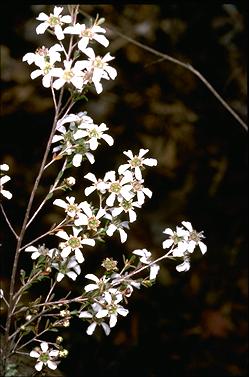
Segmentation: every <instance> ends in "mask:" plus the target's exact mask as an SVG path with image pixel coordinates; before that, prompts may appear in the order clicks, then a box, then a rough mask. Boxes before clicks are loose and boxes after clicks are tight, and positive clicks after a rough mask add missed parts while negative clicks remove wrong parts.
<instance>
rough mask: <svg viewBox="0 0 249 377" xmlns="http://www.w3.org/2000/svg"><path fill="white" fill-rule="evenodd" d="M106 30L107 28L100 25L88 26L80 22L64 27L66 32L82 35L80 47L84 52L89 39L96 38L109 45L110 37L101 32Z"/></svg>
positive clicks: (104, 44)
mask: <svg viewBox="0 0 249 377" xmlns="http://www.w3.org/2000/svg"><path fill="white" fill-rule="evenodd" d="M105 32H106V31H105V29H104V28H102V27H100V26H98V25H93V26H92V27H89V28H87V27H86V25H84V24H82V25H81V24H79V23H77V24H75V25H74V26H68V27H66V28H65V29H64V33H65V34H76V35H78V36H79V37H80V40H79V42H78V47H79V49H80V50H81V51H83V52H84V50H85V49H86V47H87V45H88V43H89V41H92V40H95V41H97V42H99V43H100V44H102V45H103V46H105V47H107V46H108V45H109V41H108V39H107V38H106V37H105V36H104V35H103V34H100V33H105Z"/></svg>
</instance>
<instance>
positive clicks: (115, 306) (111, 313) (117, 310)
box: [96, 288, 129, 328]
mask: <svg viewBox="0 0 249 377" xmlns="http://www.w3.org/2000/svg"><path fill="white" fill-rule="evenodd" d="M103 297H104V300H105V301H106V305H105V306H104V309H100V310H99V311H98V313H97V314H96V317H97V318H103V317H106V316H108V317H109V318H110V320H109V326H110V328H112V327H114V326H115V325H116V323H117V316H118V314H120V315H122V316H123V317H125V316H127V314H128V313H129V310H127V309H125V308H124V307H123V306H122V305H120V304H119V302H120V301H121V300H122V294H121V293H120V292H119V291H118V290H116V289H115V288H110V289H109V291H107V292H104V294H103Z"/></svg>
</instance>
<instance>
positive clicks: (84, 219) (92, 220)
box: [74, 201, 105, 232]
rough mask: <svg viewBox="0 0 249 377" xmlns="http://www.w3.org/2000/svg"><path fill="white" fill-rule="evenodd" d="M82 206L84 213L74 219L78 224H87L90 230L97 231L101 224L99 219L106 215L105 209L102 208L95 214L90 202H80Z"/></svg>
mask: <svg viewBox="0 0 249 377" xmlns="http://www.w3.org/2000/svg"><path fill="white" fill-rule="evenodd" d="M80 208H82V210H83V212H84V213H79V214H78V217H77V219H76V220H75V221H74V224H75V225H76V226H80V225H86V226H87V229H88V230H93V231H95V232H97V228H98V227H99V225H100V221H99V219H100V218H101V217H102V216H104V215H105V210H104V209H103V208H100V209H99V210H98V212H97V214H96V215H94V213H93V211H92V209H91V206H90V204H89V203H87V202H86V201H85V202H82V203H80Z"/></svg>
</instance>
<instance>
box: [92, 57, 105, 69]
mask: <svg viewBox="0 0 249 377" xmlns="http://www.w3.org/2000/svg"><path fill="white" fill-rule="evenodd" d="M93 66H94V67H96V68H103V67H104V63H103V62H102V59H101V57H100V56H96V58H95V60H94V63H93Z"/></svg>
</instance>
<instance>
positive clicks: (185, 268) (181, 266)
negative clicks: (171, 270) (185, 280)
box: [176, 257, 190, 272]
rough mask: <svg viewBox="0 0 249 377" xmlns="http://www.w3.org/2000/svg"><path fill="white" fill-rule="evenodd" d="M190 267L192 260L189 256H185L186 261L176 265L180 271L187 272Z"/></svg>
mask: <svg viewBox="0 0 249 377" xmlns="http://www.w3.org/2000/svg"><path fill="white" fill-rule="evenodd" d="M189 269H190V260H189V258H187V257H185V258H184V261H183V262H182V263H181V264H178V266H176V270H177V271H178V272H187V271H188V270H189Z"/></svg>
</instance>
